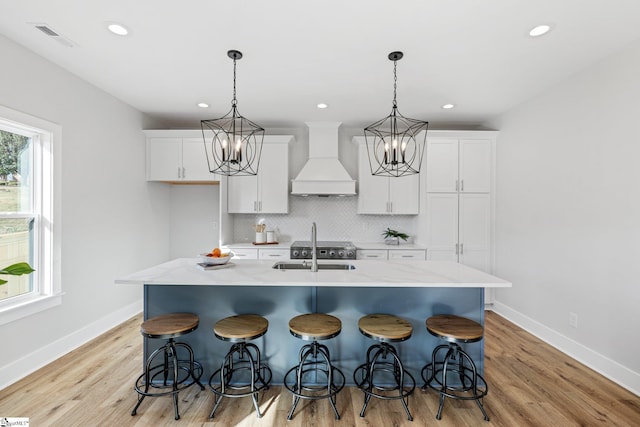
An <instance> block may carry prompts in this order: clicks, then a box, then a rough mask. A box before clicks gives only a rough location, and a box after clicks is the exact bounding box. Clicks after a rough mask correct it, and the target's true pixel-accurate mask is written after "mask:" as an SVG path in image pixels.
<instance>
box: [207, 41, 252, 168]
mask: <svg viewBox="0 0 640 427" xmlns="http://www.w3.org/2000/svg"><path fill="white" fill-rule="evenodd" d="M227 56H228V57H229V58H231V59H233V99H232V100H231V110H230V111H229V112H228V113H227V114H226V115H224V116H223V117H220V118H219V119H212V120H202V121H201V122H200V127H201V128H202V138H203V139H204V146H205V150H206V153H207V163H208V164H209V171H210V172H211V173H216V174H219V175H227V176H233V175H257V173H258V166H259V164H260V155H261V153H262V142H263V140H264V129H263V128H262V127H260V126H258V125H257V124H255V123H254V122H252V121H251V120H249V119H247V118H245V117H242V115H241V114H240V112H239V111H238V100H237V99H236V61H237V60H239V59H241V58H242V52H240V51H237V50H230V51H228V52H227Z"/></svg>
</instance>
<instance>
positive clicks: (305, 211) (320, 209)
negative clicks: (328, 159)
mask: <svg viewBox="0 0 640 427" xmlns="http://www.w3.org/2000/svg"><path fill="white" fill-rule="evenodd" d="M357 205H358V199H357V197H296V196H290V197H289V213H288V214H286V215H285V214H278V215H276V214H272V215H254V214H235V215H233V222H234V225H233V226H234V233H233V240H234V243H244V242H252V241H253V239H254V237H255V234H254V229H253V225H254V224H257V223H258V222H263V223H265V224H266V225H267V230H274V231H275V233H276V238H277V239H278V241H281V242H287V241H293V240H309V239H310V238H311V223H312V222H314V221H315V223H316V224H317V227H318V240H350V241H354V242H382V241H383V240H384V239H383V237H382V232H383V231H384V230H386V229H387V227H391V228H392V229H396V230H398V231H402V232H404V233H407V234H409V236H411V237H413V235H414V230H417V229H418V227H417V221H418V217H417V216H415V215H358V214H357V213H356V211H357ZM409 241H411V239H410V240H409Z"/></svg>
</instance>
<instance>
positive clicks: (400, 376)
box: [353, 314, 416, 421]
mask: <svg viewBox="0 0 640 427" xmlns="http://www.w3.org/2000/svg"><path fill="white" fill-rule="evenodd" d="M358 328H359V329H360V333H362V335H364V336H366V337H368V338H372V339H374V340H376V341H380V344H374V345H372V346H371V347H369V349H368V350H367V361H366V363H364V364H362V365H360V366H358V367H357V368H356V370H355V371H354V372H353V379H354V381H355V383H356V386H358V388H359V389H360V390H362V391H363V392H364V394H365V398H364V405H363V406H362V411H360V416H361V417H364V412H365V410H366V409H367V404H368V403H369V400H370V399H371V397H372V396H373V397H377V398H379V399H383V400H400V401H401V402H402V406H403V407H404V410H405V412H406V413H407V418H408V419H409V421H413V416H412V415H411V412H409V406H408V403H409V396H410V395H411V394H412V393H413V390H414V389H415V388H416V381H415V380H414V378H413V376H412V375H411V374H410V373H409V372H407V371H405V369H404V367H403V366H402V361H401V360H400V357H398V353H397V351H396V349H395V347H394V346H392V345H390V344H389V343H393V342H400V341H405V340H408V339H409V338H410V337H411V333H412V332H413V328H412V327H411V323H409V322H408V321H406V320H404V319H402V318H400V317H397V316H392V315H390V314H370V315H368V316H364V317H361V318H360V320H359V321H358ZM388 356H391V359H392V360H390V361H388V360H387V357H388ZM381 359H382V360H381ZM385 373H386V374H385ZM389 374H391V375H389ZM394 390H397V391H398V393H397V395H389V394H382V393H383V392H389V391H394Z"/></svg>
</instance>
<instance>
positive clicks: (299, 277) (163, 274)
mask: <svg viewBox="0 0 640 427" xmlns="http://www.w3.org/2000/svg"><path fill="white" fill-rule="evenodd" d="M197 262H198V259H197V258H178V259H174V260H172V261H169V262H166V263H163V264H159V265H157V266H154V267H151V268H147V269H145V270H142V271H139V272H136V273H132V274H129V275H127V276H124V277H121V278H118V279H116V281H115V282H116V283H119V284H134V285H141V284H149V285H203V286H338V287H395V286H398V287H434V288H435V287H449V288H479V287H481V288H506V287H511V283H510V282H508V281H506V280H503V279H500V278H498V277H495V276H492V275H490V274H487V273H484V272H482V271H479V270H476V269H474V268H471V267H467V266H465V265H462V264H459V263H455V262H450V261H402V260H397V261H395V260H394V261H384V262H381V261H380V260H376V261H373V260H350V261H340V263H344V264H347V263H348V264H352V265H354V266H355V267H356V268H355V270H320V271H318V272H314V273H312V272H311V271H309V270H276V269H273V268H272V266H273V264H274V262H273V261H267V260H265V261H258V260H237V261H236V260H233V261H230V263H232V265H230V266H228V267H227V268H222V269H217V270H207V271H203V270H200V269H199V268H198V267H197V266H196V263H197ZM323 263H330V264H335V263H338V262H336V261H324V260H321V261H319V264H323Z"/></svg>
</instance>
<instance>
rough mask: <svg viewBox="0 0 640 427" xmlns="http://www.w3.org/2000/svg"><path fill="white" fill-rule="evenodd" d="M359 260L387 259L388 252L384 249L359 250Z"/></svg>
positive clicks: (357, 255) (357, 253) (357, 256)
mask: <svg viewBox="0 0 640 427" xmlns="http://www.w3.org/2000/svg"><path fill="white" fill-rule="evenodd" d="M356 258H357V259H383V260H386V259H387V251H386V250H384V249H358V251H357V252H356Z"/></svg>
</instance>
